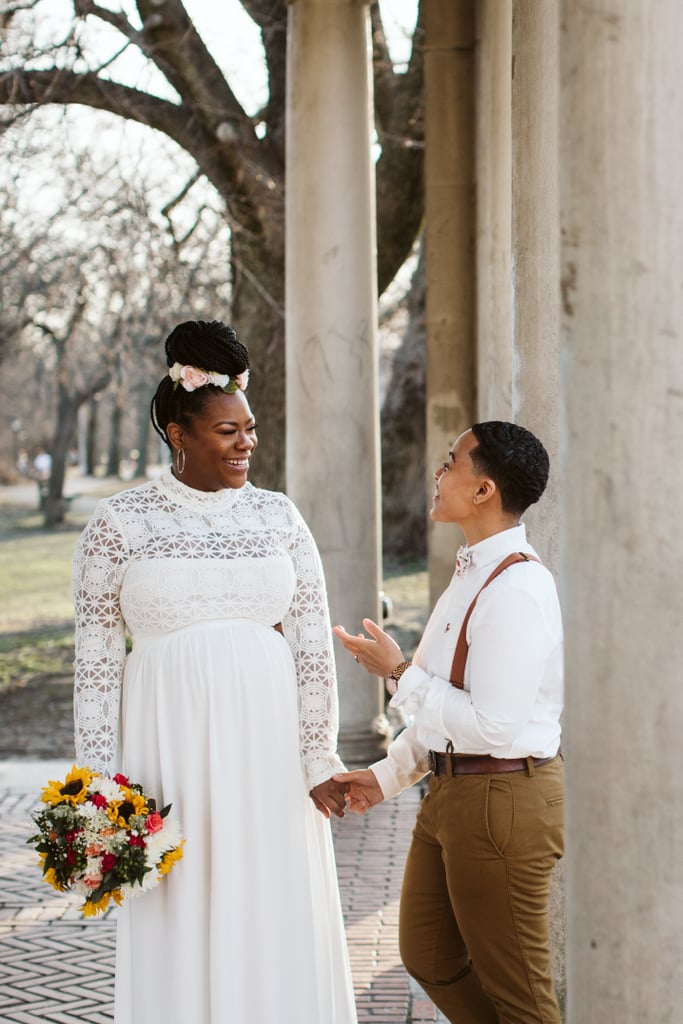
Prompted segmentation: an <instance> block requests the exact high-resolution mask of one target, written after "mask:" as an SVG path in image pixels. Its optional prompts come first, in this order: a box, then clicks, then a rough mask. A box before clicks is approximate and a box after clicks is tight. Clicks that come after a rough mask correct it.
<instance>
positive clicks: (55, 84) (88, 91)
mask: <svg viewBox="0 0 683 1024" xmlns="http://www.w3.org/2000/svg"><path fill="white" fill-rule="evenodd" d="M41 103H59V104H61V103H66V104H68V103H80V104H83V105H84V106H87V107H92V108H94V109H96V110H106V111H109V112H110V113H112V114H117V115H118V116H120V117H124V118H129V119H131V120H133V121H137V122H138V123H139V124H144V125H147V126H148V127H150V128H156V129H157V131H160V132H163V133H164V134H165V135H167V136H168V137H169V138H171V139H173V140H174V142H177V143H178V145H179V146H181V147H182V148H183V149H185V150H186V151H187V152H188V153H190V154H191V155H192V156H193V157H194V159H195V160H196V161H197V164H198V165H199V167H200V168H201V170H202V172H203V173H204V174H205V175H206V176H207V178H208V179H209V181H211V182H212V184H213V185H214V186H215V187H216V189H217V190H218V192H219V193H220V194H221V195H222V196H223V198H224V199H225V201H226V204H227V206H228V210H229V212H230V214H231V216H232V217H233V218H234V221H235V222H236V224H237V225H238V226H239V227H241V228H242V229H245V230H248V231H251V232H253V233H256V234H258V233H260V232H261V231H262V230H263V227H264V218H265V217H266V216H267V208H266V206H267V204H266V201H265V200H264V198H263V196H262V193H264V192H266V190H267V184H266V183H265V182H263V180H262V179H261V178H260V177H259V176H258V175H255V174H249V175H247V174H245V166H244V164H245V157H244V152H243V151H241V150H240V148H239V147H238V146H236V145H235V144H234V142H233V141H231V142H220V141H219V140H217V139H215V138H214V137H212V136H211V135H210V134H209V133H208V132H207V131H206V129H205V128H204V127H203V125H201V124H200V123H199V121H198V120H197V117H196V116H195V115H194V114H193V112H192V111H191V110H190V109H188V107H186V106H185V105H176V104H173V103H170V102H169V101H168V100H162V99H159V97H157V96H152V95H150V94H149V93H145V92H142V91H140V90H138V89H133V88H130V87H129V86H125V85H120V84H119V83H118V82H112V81H110V80H109V79H100V78H98V77H97V75H96V74H94V73H92V72H88V73H86V74H77V73H76V72H73V71H62V70H60V69H57V68H55V69H52V70H50V71H8V72H6V73H5V74H3V75H0V104H12V105H21V106H29V105H37V104H41ZM266 198H267V197H266Z"/></svg>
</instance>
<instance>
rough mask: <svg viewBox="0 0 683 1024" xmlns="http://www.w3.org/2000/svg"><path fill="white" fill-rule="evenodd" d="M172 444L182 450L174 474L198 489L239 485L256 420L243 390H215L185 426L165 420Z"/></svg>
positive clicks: (253, 441)
mask: <svg viewBox="0 0 683 1024" xmlns="http://www.w3.org/2000/svg"><path fill="white" fill-rule="evenodd" d="M167 435H168V437H169V439H170V441H171V443H172V444H173V447H174V448H175V449H176V450H177V451H179V450H180V449H184V451H185V466H184V469H183V472H182V475H179V474H178V472H177V470H176V471H175V473H176V476H179V479H180V480H182V482H183V483H184V484H187V485H188V487H194V488H195V489H196V490H198V491H218V490H221V489H222V488H224V487H243V486H244V484H245V483H246V481H247V474H248V472H249V459H250V457H251V455H252V453H253V451H254V449H255V448H256V445H257V438H256V423H255V422H254V416H253V413H252V411H251V409H250V408H249V402H248V401H247V399H246V396H245V394H244V392H242V391H235V392H234V394H231V395H226V394H224V393H223V392H222V391H216V393H215V394H212V395H211V397H210V398H209V399H208V400H207V401H206V403H205V405H204V407H203V409H202V411H201V413H199V414H198V415H196V416H193V417H192V420H191V424H190V426H189V427H182V426H180V425H179V424H178V423H169V425H168V428H167Z"/></svg>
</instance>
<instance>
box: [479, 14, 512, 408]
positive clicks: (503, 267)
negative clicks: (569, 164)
mask: <svg viewBox="0 0 683 1024" xmlns="http://www.w3.org/2000/svg"><path fill="white" fill-rule="evenodd" d="M511 72H512V0H479V4H478V5H477V86H476V88H477V141H476V152H477V419H478V420H509V419H511V418H512V280H511V274H512V270H511V254H510V248H511V229H512V137H511V102H512V98H511Z"/></svg>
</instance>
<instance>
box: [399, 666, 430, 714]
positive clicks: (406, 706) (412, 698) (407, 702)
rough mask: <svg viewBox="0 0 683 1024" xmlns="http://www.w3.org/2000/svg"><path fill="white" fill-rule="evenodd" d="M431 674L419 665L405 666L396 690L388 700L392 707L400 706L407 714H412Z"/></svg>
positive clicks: (416, 708) (417, 708)
mask: <svg viewBox="0 0 683 1024" xmlns="http://www.w3.org/2000/svg"><path fill="white" fill-rule="evenodd" d="M430 679H431V676H429V675H428V674H427V673H426V672H425V671H424V669H421V668H420V666H419V665H411V666H410V668H407V669H406V670H405V672H404V673H403V675H402V676H401V678H400V679H399V681H398V690H397V691H396V693H395V694H394V696H393V697H392V698H391V700H390V701H389V703H390V705H391V707H392V708H402V709H403V711H404V712H405V713H406V714H408V715H414V714H415V713H416V711H418V710H419V708H420V706H421V705H422V701H423V700H424V697H425V693H426V690H427V684H428V683H429V681H430Z"/></svg>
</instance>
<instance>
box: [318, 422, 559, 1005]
mask: <svg viewBox="0 0 683 1024" xmlns="http://www.w3.org/2000/svg"><path fill="white" fill-rule="evenodd" d="M548 471H549V462H548V455H547V452H546V450H545V448H544V447H543V445H542V444H541V442H540V441H539V440H538V439H537V438H536V437H534V435H533V434H531V433H530V432H529V431H528V430H525V429H524V428H523V427H519V426H517V425H516V424H512V423H504V422H500V421H492V422H488V423H479V424H475V425H474V426H473V427H472V428H471V429H470V430H467V431H465V433H464V434H462V435H461V436H460V437H459V438H458V440H457V441H456V442H455V444H454V445H453V448H452V449H451V451H450V452H449V456H448V461H447V462H445V463H444V464H443V466H441V467H440V468H439V469H438V470H437V471H436V473H435V474H434V479H435V482H436V486H435V492H434V497H433V504H432V509H431V518H432V519H433V520H434V521H436V522H446V523H457V524H458V525H459V526H460V527H461V529H462V531H463V533H464V535H465V539H466V541H467V544H466V545H464V546H463V547H462V548H461V549H460V550H459V552H458V558H457V561H456V570H455V574H454V576H453V579H452V580H451V583H450V585H449V586H448V588H447V589H446V591H445V592H444V594H443V595H442V596H441V598H440V599H439V601H438V603H437V605H436V607H435V608H434V611H433V613H432V615H431V617H430V619H429V622H428V623H427V627H426V629H425V632H424V636H423V637H422V640H421V642H420V644H419V646H418V649H417V651H416V653H415V656H414V659H413V662H412V664H409V663H408V662H406V661H404V659H403V654H402V653H401V650H400V648H399V646H398V644H397V643H396V642H395V641H394V640H393V638H392V637H390V636H389V635H388V634H387V633H385V632H383V630H382V629H381V628H380V627H379V626H378V625H377V623H375V622H373V621H372V620H370V619H364V620H363V626H364V629H365V631H366V633H367V634H368V635H365V634H363V633H360V634H358V635H356V636H354V635H352V634H350V633H347V632H346V630H345V629H344V628H343V627H341V626H336V627H335V628H334V632H335V633H336V635H337V636H338V637H339V638H340V639H341V641H342V643H343V644H344V646H345V647H346V649H347V650H349V651H350V652H351V654H353V655H354V656H355V658H356V660H357V661H358V662H359V663H360V664H362V665H363V666H364V667H365V668H366V669H367V670H368V672H370V673H371V674H373V675H380V676H384V677H386V678H387V685H388V688H389V692H390V693H393V694H394V696H393V697H392V701H391V704H392V706H393V707H398V708H402V709H403V711H404V712H406V713H407V714H408V715H409V716H412V717H411V724H410V725H409V726H408V727H407V728H406V729H405V730H404V731H403V732H402V733H400V734H399V736H398V737H397V738H396V739H395V740H394V742H393V743H392V744H391V745H390V747H389V749H388V751H387V756H386V757H385V758H384V759H383V760H381V761H379V762H377V763H376V764H374V765H372V766H371V767H370V768H367V769H362V770H360V771H354V772H349V773H345V774H343V775H341V774H340V775H338V776H335V778H336V779H337V781H339V782H344V783H346V784H349V786H350V790H349V794H348V797H347V801H348V804H349V807H350V809H351V810H354V811H356V812H357V813H364V812H365V811H366V810H368V808H370V807H372V806H373V805H375V804H377V803H379V802H380V801H381V800H384V799H387V798H389V797H392V796H395V795H396V794H397V793H399V792H400V791H401V790H402V789H404V788H405V787H407V786H409V785H411V784H412V783H414V782H416V781H417V780H419V779H421V778H422V777H423V776H424V775H425V774H427V773H428V772H429V771H431V772H432V775H431V778H430V780H429V791H428V793H427V795H426V796H425V798H424V800H423V801H422V804H421V807H420V811H419V814H418V818H417V822H416V826H415V831H414V834H413V841H412V845H411V848H410V852H409V854H408V859H407V862H406V869H405V877H404V882H403V891H402V895H401V912H400V919H399V938H400V949H401V957H402V959H403V962H404V964H405V966H406V969H407V970H408V972H409V973H410V974H411V975H412V976H413V977H415V978H416V979H417V981H419V983H420V985H421V986H422V987H423V988H424V989H425V991H426V992H427V994H428V995H429V996H430V998H431V999H432V1000H433V1001H434V1002H435V1003H436V1005H437V1006H438V1007H439V1009H440V1010H441V1011H442V1012H443V1013H444V1014H445V1016H446V1017H447V1018H448V1020H449V1021H452V1022H454V1024H559V1022H560V1013H559V1008H558V1004H557V999H556V996H555V992H554V989H553V983H552V974H551V961H550V948H549V930H548V893H549V887H550V876H551V872H552V869H553V867H554V865H555V863H556V861H557V859H558V858H559V857H561V856H562V853H563V763H562V758H561V755H560V753H559V747H560V714H561V711H562V619H561V614H560V607H559V601H558V597H557V590H556V587H555V583H554V580H553V577H552V575H551V573H550V572H549V571H548V569H546V568H545V567H544V566H543V565H542V564H541V563H540V561H539V560H538V556H537V554H536V552H535V551H534V550H533V548H532V547H531V546H530V545H529V543H528V542H527V539H526V530H525V527H524V526H523V525H522V524H521V523H520V517H521V515H522V513H523V512H524V511H525V510H526V509H527V508H528V506H529V505H531V504H533V503H534V502H536V501H538V499H539V498H540V497H541V495H542V493H543V491H544V489H545V486H546V483H547V479H548Z"/></svg>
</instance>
